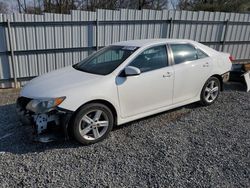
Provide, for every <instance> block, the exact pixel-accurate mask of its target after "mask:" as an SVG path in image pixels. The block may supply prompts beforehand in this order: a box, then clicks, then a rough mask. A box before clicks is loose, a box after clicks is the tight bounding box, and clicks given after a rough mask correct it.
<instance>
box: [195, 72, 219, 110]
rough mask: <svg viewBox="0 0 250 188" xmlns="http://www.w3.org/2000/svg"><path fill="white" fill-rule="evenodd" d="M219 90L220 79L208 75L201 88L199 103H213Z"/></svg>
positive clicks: (205, 104) (204, 104)
mask: <svg viewBox="0 0 250 188" xmlns="http://www.w3.org/2000/svg"><path fill="white" fill-rule="evenodd" d="M220 91H221V83H220V80H219V79H218V78H216V77H210V78H209V79H208V80H207V81H206V83H205V84H204V86H203V88H202V91H201V96H200V98H201V99H200V103H201V104H202V105H203V106H208V105H211V104H213V103H214V102H215V101H216V100H217V98H218V97H219V94H220Z"/></svg>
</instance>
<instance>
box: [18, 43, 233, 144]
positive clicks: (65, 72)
mask: <svg viewBox="0 0 250 188" xmlns="http://www.w3.org/2000/svg"><path fill="white" fill-rule="evenodd" d="M230 58H231V57H230V54H227V53H222V52H218V51H215V50H213V49H211V48H209V47H207V46H205V45H203V44H200V43H198V42H195V41H191V40H179V39H147V40H131V41H124V42H118V43H115V44H112V45H110V46H107V47H105V48H103V49H101V50H99V51H97V52H96V53H93V54H92V55H90V56H89V57H87V58H86V59H84V60H83V61H81V62H79V63H77V64H75V65H73V66H69V67H66V68H62V69H60V70H56V71H53V72H50V73H48V74H44V75H42V76H40V77H37V78H35V79H33V80H31V81H30V82H29V83H28V84H27V85H25V87H24V88H23V89H22V90H21V93H20V97H19V98H18V100H17V111H18V114H19V115H20V117H21V120H22V121H23V122H24V123H32V124H33V125H35V131H36V133H37V134H38V135H39V134H45V133H46V132H47V131H48V130H49V128H50V127H52V128H53V126H61V127H62V128H63V130H64V132H65V133H68V132H71V133H72V134H73V136H74V137H75V138H76V140H78V141H79V142H81V143H82V144H85V145H86V144H92V143H96V142H98V141H100V140H103V139H104V138H105V137H107V135H108V134H109V132H110V131H111V130H112V128H113V126H114V125H121V124H124V123H127V122H130V121H133V120H136V119H139V118H143V117H146V116H149V115H152V114H156V113H159V112H163V111H166V110H170V109H173V108H177V107H180V106H183V105H186V104H189V103H194V102H197V101H200V102H201V104H203V105H210V104H212V103H213V102H214V101H215V100H216V99H217V97H218V96H219V93H220V91H221V90H222V89H223V81H227V80H228V77H229V71H230V69H231V66H232V64H231V61H230Z"/></svg>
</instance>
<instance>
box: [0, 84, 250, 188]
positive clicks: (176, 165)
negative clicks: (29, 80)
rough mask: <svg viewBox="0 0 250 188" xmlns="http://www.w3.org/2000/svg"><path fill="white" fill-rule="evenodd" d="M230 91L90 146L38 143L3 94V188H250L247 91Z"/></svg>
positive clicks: (122, 129)
mask: <svg viewBox="0 0 250 188" xmlns="http://www.w3.org/2000/svg"><path fill="white" fill-rule="evenodd" d="M239 88H240V87H238V89H236V87H232V85H227V86H226V91H224V92H223V93H222V94H221V95H220V97H219V99H218V101H217V102H216V103H215V104H213V105H212V106H209V107H201V106H200V105H198V104H192V105H188V106H185V107H182V108H178V109H175V110H172V111H169V112H165V113H161V114H158V115H155V116H151V117H149V118H145V119H142V120H139V121H136V122H132V123H129V124H126V125H123V126H120V127H118V128H116V129H115V130H114V131H112V132H111V134H110V136H109V137H108V139H106V140H105V141H103V142H101V143H97V144H94V145H91V146H81V145H79V144H78V143H76V142H75V141H72V140H71V141H57V142H53V143H48V144H41V143H34V142H32V141H31V138H30V136H29V135H30V133H29V132H30V131H31V130H30V127H26V126H22V125H21V124H20V123H19V122H18V120H17V117H16V115H15V105H14V101H15V97H16V94H17V92H11V93H9V92H1V93H0V185H1V187H19V186H21V187H22V186H25V187H28V186H35V187H44V186H46V187H73V186H74V187H79V186H83V187H250V93H246V92H243V91H240V90H239Z"/></svg>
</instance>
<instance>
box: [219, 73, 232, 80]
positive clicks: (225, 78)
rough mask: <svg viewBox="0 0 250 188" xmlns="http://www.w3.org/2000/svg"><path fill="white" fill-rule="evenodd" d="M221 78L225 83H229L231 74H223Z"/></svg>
mask: <svg viewBox="0 0 250 188" xmlns="http://www.w3.org/2000/svg"><path fill="white" fill-rule="evenodd" d="M221 77H222V81H223V82H228V81H229V78H230V72H226V73H224V74H222V75H221Z"/></svg>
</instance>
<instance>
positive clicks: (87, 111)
mask: <svg viewBox="0 0 250 188" xmlns="http://www.w3.org/2000/svg"><path fill="white" fill-rule="evenodd" d="M113 123H114V117H113V114H112V112H111V110H110V109H109V108H108V107H107V106H105V105H103V104H99V103H91V104H87V105H85V106H83V107H82V108H81V109H80V110H79V111H78V113H77V114H76V116H75V119H74V122H73V134H74V137H75V138H76V140H77V141H79V142H80V143H82V144H84V145H88V144H93V143H96V142H99V141H101V140H103V139H105V138H106V137H107V136H108V134H109V132H110V131H111V130H112V128H113Z"/></svg>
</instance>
